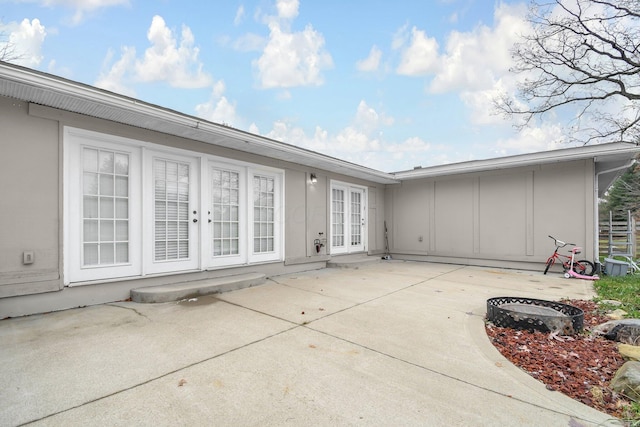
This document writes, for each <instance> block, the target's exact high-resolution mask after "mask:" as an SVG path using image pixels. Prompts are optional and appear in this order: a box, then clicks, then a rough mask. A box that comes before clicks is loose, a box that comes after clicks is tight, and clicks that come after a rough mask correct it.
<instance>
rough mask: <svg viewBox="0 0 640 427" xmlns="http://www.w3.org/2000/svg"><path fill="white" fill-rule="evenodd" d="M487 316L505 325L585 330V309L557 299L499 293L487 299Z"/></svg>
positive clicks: (565, 332)
mask: <svg viewBox="0 0 640 427" xmlns="http://www.w3.org/2000/svg"><path fill="white" fill-rule="evenodd" d="M487 320H489V321H490V322H493V324H494V325H496V326H500V327H503V328H514V329H526V330H538V331H542V332H559V333H561V334H562V335H573V334H576V333H578V332H580V331H582V326H583V322H584V312H583V311H582V310H580V309H579V308H577V307H574V306H572V305H568V304H562V303H559V302H555V301H545V300H540V299H532V298H519V297H497V298H490V299H488V300H487Z"/></svg>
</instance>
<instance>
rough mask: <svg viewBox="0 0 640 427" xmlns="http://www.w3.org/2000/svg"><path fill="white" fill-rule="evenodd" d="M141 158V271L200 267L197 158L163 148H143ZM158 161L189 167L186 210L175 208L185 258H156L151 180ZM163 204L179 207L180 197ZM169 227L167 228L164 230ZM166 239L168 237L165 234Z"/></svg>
mask: <svg viewBox="0 0 640 427" xmlns="http://www.w3.org/2000/svg"><path fill="white" fill-rule="evenodd" d="M143 158H144V178H143V180H144V183H143V185H144V188H146V189H148V191H146V192H145V194H144V207H143V209H144V210H143V218H144V219H145V220H144V227H145V233H144V235H146V236H147V239H146V241H145V242H144V244H145V245H146V250H145V251H144V252H145V259H144V272H145V273H150V274H153V273H167V272H174V271H176V272H177V271H187V270H196V269H199V268H200V224H201V221H200V219H201V218H202V215H201V212H200V189H199V188H200V161H199V159H198V158H197V157H190V156H185V155H182V154H175V153H167V152H164V151H155V150H145V155H144V156H143ZM156 160H158V161H166V162H168V163H178V164H181V165H188V166H189V192H188V195H189V199H188V210H187V211H186V212H182V210H179V211H177V212H176V213H177V214H178V215H179V223H182V224H184V223H186V226H187V230H188V231H187V232H188V237H189V239H188V251H189V252H188V257H186V258H182V259H166V260H157V259H156V256H155V254H156V250H155V240H156V239H155V235H156V220H157V219H158V218H156V216H155V206H156V203H155V202H156V201H155V192H156V191H155V179H154V172H155V169H154V164H155V162H156ZM167 203H176V204H177V205H178V206H183V205H184V204H185V203H184V200H182V201H178V200H176V201H175V202H173V201H171V202H167ZM168 232H169V230H167V233H168ZM167 238H168V239H170V236H169V237H167Z"/></svg>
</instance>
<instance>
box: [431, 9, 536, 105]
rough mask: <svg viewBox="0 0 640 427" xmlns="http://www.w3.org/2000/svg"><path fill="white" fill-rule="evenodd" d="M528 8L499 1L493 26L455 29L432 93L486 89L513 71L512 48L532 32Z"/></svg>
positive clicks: (448, 40)
mask: <svg viewBox="0 0 640 427" xmlns="http://www.w3.org/2000/svg"><path fill="white" fill-rule="evenodd" d="M525 13H526V8H525V7H524V5H521V4H518V5H514V6H509V5H505V4H499V5H498V6H497V7H496V11H495V14H494V18H495V21H496V25H495V26H494V27H493V28H490V27H487V26H485V25H480V26H478V27H476V28H475V29H474V30H473V31H471V32H466V33H460V32H457V31H454V32H452V33H451V34H450V35H449V37H448V39H447V43H446V47H445V52H444V53H443V54H442V55H441V57H440V61H441V65H442V66H441V68H440V69H438V70H437V72H436V73H434V79H433V81H432V82H431V85H430V87H429V89H430V91H431V92H434V93H443V92H450V91H456V90H467V91H468V90H484V89H488V88H491V87H492V86H493V84H494V83H495V82H496V81H497V80H499V78H500V77H501V76H503V75H505V74H508V73H509V67H510V66H511V65H512V60H511V56H510V52H509V50H510V48H511V47H512V46H513V44H514V43H515V42H516V41H517V40H518V39H519V36H520V35H521V34H523V33H524V32H526V31H528V29H529V25H528V23H527V22H526V21H525V19H524V16H525Z"/></svg>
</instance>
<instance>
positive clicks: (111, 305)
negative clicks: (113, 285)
mask: <svg viewBox="0 0 640 427" xmlns="http://www.w3.org/2000/svg"><path fill="white" fill-rule="evenodd" d="M105 305H108V306H109V307H116V308H122V309H125V310H130V311H133V312H134V313H135V314H137V315H138V316H140V317H144V318H145V319H147V320H148V321H150V322H151V319H150V318H149V317H148V316H147V315H146V314H144V313H141V312H139V311H138V310H136V309H135V308H133V307H124V306H122V305H118V304H116V303H108V304H105Z"/></svg>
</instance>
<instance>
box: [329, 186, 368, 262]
mask: <svg viewBox="0 0 640 427" xmlns="http://www.w3.org/2000/svg"><path fill="white" fill-rule="evenodd" d="M334 190H335V191H336V192H341V194H342V196H343V199H342V200H334ZM356 194H357V195H360V203H359V207H360V212H352V208H353V206H354V204H355V203H357V202H356V199H355V195H356ZM367 204H368V189H367V187H364V186H361V185H356V184H350V183H347V182H341V181H334V180H332V181H331V184H330V189H329V206H330V215H329V230H330V231H329V234H330V235H329V244H330V251H331V254H334V255H339V254H350V253H355V252H366V251H367V246H368V245H367V243H368V242H367V235H368V232H367V230H368V222H369V218H368V209H367ZM354 214H355V215H354ZM353 218H358V219H360V224H355V223H352V222H353ZM358 231H359V239H356V240H355V241H354V240H353V239H352V232H358ZM356 235H357V233H356Z"/></svg>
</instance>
